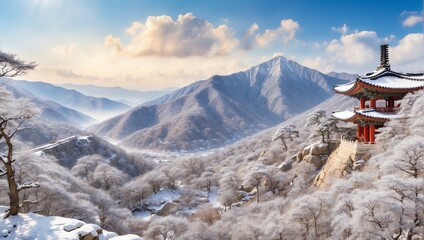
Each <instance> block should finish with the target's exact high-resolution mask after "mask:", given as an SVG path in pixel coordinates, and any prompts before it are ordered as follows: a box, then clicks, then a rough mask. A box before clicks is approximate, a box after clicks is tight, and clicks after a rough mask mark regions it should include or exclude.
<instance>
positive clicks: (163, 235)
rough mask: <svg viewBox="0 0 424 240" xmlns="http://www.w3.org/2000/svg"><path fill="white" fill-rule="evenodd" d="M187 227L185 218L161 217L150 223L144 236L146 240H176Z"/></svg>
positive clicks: (187, 223)
mask: <svg viewBox="0 0 424 240" xmlns="http://www.w3.org/2000/svg"><path fill="white" fill-rule="evenodd" d="M188 227H189V222H188V221H187V220H186V219H185V218H178V217H173V216H169V217H162V218H159V219H156V220H155V221H152V222H151V223H150V225H149V227H148V229H147V231H146V233H145V235H144V236H145V237H146V238H147V239H162V240H176V239H178V238H179V237H180V236H182V235H183V234H184V233H186V232H187V230H188Z"/></svg>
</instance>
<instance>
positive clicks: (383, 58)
mask: <svg viewBox="0 0 424 240" xmlns="http://www.w3.org/2000/svg"><path fill="white" fill-rule="evenodd" d="M380 51H381V53H380V54H381V55H380V66H378V67H377V70H380V69H383V68H384V69H386V70H390V63H389V45H388V44H382V45H381V46H380Z"/></svg>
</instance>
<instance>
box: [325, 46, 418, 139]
mask: <svg viewBox="0 0 424 240" xmlns="http://www.w3.org/2000/svg"><path fill="white" fill-rule="evenodd" d="M421 89H424V74H423V73H399V72H395V71H392V70H391V69H390V64H389V46H388V45H387V44H383V45H381V58H380V65H379V66H378V67H377V70H375V71H374V72H371V73H367V74H366V75H365V76H359V75H358V76H357V77H356V79H355V80H354V81H351V82H349V83H346V84H342V85H337V86H335V87H334V92H336V93H338V94H343V95H347V96H350V97H354V98H357V99H359V100H360V105H359V107H358V108H355V109H354V110H353V111H341V112H335V113H333V115H332V116H333V117H334V118H337V119H340V120H342V121H345V122H354V123H356V124H357V127H358V129H357V135H356V139H357V140H358V141H359V142H363V143H366V144H368V143H369V144H374V143H375V133H376V129H378V128H380V127H382V126H384V123H385V122H387V121H389V120H391V119H399V118H403V117H404V116H401V115H399V114H398V111H399V103H397V104H396V102H395V101H399V100H401V99H402V98H403V97H404V96H405V95H406V94H407V93H411V92H415V91H418V90H421ZM367 101H368V104H367ZM377 101H380V102H377ZM382 101H383V102H382Z"/></svg>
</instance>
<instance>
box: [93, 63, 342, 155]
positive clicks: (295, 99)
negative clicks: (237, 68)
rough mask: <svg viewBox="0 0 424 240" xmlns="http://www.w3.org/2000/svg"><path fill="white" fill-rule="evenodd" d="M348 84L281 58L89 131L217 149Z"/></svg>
mask: <svg viewBox="0 0 424 240" xmlns="http://www.w3.org/2000/svg"><path fill="white" fill-rule="evenodd" d="M343 82H344V80H340V79H337V78H334V77H330V76H327V75H325V74H323V73H320V72H318V71H316V70H312V69H309V68H306V67H303V66H301V65H299V64H298V63H296V62H293V61H291V60H288V59H286V58H284V57H277V58H274V59H272V60H270V61H268V62H265V63H262V64H260V65H258V66H255V67H252V68H250V69H249V70H247V71H244V72H239V73H234V74H231V75H228V76H213V77H211V78H210V79H208V80H205V81H200V82H197V83H194V84H191V85H189V86H187V87H185V88H182V89H180V90H177V91H175V92H173V93H172V94H168V95H165V96H163V97H161V98H159V99H156V100H154V101H151V102H148V103H145V104H143V105H140V106H138V107H136V108H134V109H132V110H131V111H129V112H127V113H125V114H122V115H120V116H117V117H115V118H112V119H109V120H107V121H105V122H102V123H100V124H98V125H94V126H92V127H90V130H91V131H93V132H94V133H96V134H99V135H101V136H105V137H107V138H111V139H115V140H120V141H122V142H123V144H125V145H126V146H132V147H142V148H155V149H165V150H195V149H206V148H211V147H218V146H222V145H226V144H228V143H231V142H234V141H236V140H238V139H241V138H243V137H245V136H248V135H252V134H254V133H256V132H258V131H260V130H261V129H265V128H268V127H272V126H275V125H276V124H278V123H280V122H282V121H284V120H285V119H288V118H290V117H292V116H294V115H296V114H298V113H301V112H304V111H306V110H308V109H310V108H311V107H313V106H315V105H317V104H319V103H321V102H323V101H325V100H326V99H328V98H329V97H331V96H333V93H332V87H333V86H334V85H336V84H340V83H343Z"/></svg>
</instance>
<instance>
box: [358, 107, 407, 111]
mask: <svg viewBox="0 0 424 240" xmlns="http://www.w3.org/2000/svg"><path fill="white" fill-rule="evenodd" d="M353 109H354V110H359V109H360V108H359V107H354V108H353ZM366 109H371V108H369V107H367V108H366ZM373 109H375V111H377V112H396V111H397V110H398V109H399V108H397V107H394V108H393V107H376V108H373Z"/></svg>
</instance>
